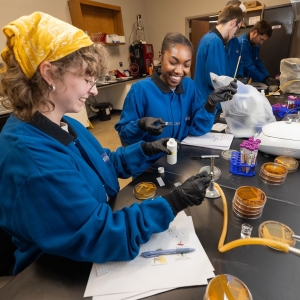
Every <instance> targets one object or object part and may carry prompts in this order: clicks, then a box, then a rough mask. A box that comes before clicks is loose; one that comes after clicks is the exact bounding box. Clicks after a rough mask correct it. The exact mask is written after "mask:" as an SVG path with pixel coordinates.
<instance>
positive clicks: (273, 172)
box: [261, 162, 287, 178]
mask: <svg viewBox="0 0 300 300" xmlns="http://www.w3.org/2000/svg"><path fill="white" fill-rule="evenodd" d="M261 170H262V171H263V172H264V174H265V175H267V176H271V177H274V178H285V176H286V174H287V168H286V167H285V166H283V165H280V164H276V163H272V162H268V163H265V164H263V165H262V166H261Z"/></svg>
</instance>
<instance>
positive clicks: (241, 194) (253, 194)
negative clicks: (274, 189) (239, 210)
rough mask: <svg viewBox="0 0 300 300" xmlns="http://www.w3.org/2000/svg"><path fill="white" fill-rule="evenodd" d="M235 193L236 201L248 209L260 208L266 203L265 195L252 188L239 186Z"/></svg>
mask: <svg viewBox="0 0 300 300" xmlns="http://www.w3.org/2000/svg"><path fill="white" fill-rule="evenodd" d="M235 193H236V196H235V197H236V199H237V200H238V201H239V202H240V203H241V204H243V205H245V206H247V207H250V208H261V207H263V206H264V205H265V203H266V194H265V193H264V192H263V191H262V190H260V189H259V188H257V187H254V186H241V187H239V188H238V189H237V190H236V192H235Z"/></svg>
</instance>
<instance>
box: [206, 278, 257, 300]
mask: <svg viewBox="0 0 300 300" xmlns="http://www.w3.org/2000/svg"><path fill="white" fill-rule="evenodd" d="M219 299H239V300H252V299H253V298H252V295H251V293H250V291H249V289H248V287H247V286H246V285H245V283H244V282H242V281H241V280H240V279H238V278H237V277H235V276H232V275H228V274H221V275H218V276H216V277H215V278H213V279H212V280H211V281H210V282H209V284H208V286H207V287H206V291H205V295H204V297H203V300H219Z"/></svg>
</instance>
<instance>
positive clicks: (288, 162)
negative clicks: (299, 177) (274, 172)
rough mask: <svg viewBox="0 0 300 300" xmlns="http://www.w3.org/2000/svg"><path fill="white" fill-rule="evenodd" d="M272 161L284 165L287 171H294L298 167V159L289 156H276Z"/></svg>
mask: <svg viewBox="0 0 300 300" xmlns="http://www.w3.org/2000/svg"><path fill="white" fill-rule="evenodd" d="M274 162H275V163H276V164H280V165H283V166H285V167H286V168H287V169H288V173H291V172H295V171H296V170H297V169H298V167H299V163H298V161H297V160H296V159H295V158H293V157H290V156H278V157H276V158H275V159H274Z"/></svg>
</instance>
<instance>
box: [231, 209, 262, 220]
mask: <svg viewBox="0 0 300 300" xmlns="http://www.w3.org/2000/svg"><path fill="white" fill-rule="evenodd" d="M232 210H233V212H234V213H235V214H236V216H238V217H239V218H243V219H257V218H259V217H260V216H261V215H262V211H261V212H259V213H256V214H248V213H244V212H242V211H241V210H237V209H236V208H234V207H232Z"/></svg>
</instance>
